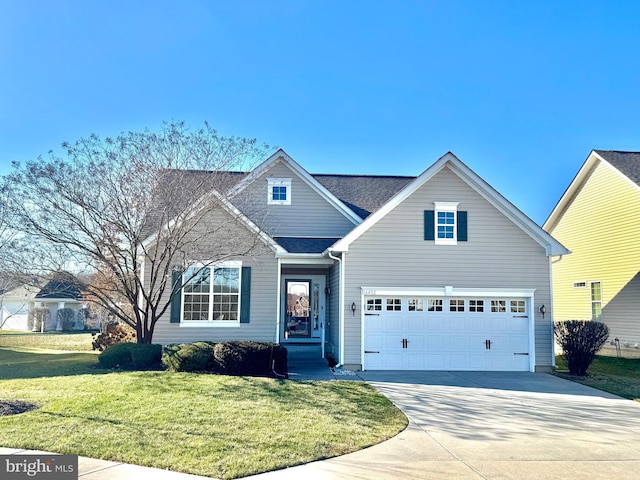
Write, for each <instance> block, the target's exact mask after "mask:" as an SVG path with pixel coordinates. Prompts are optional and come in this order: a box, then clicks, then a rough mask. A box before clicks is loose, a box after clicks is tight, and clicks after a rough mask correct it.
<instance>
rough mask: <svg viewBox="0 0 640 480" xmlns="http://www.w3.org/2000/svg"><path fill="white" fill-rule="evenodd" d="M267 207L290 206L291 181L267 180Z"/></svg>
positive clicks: (285, 179)
mask: <svg viewBox="0 0 640 480" xmlns="http://www.w3.org/2000/svg"><path fill="white" fill-rule="evenodd" d="M267 183H268V189H269V198H268V201H267V203H268V204H269V205H291V179H290V178H269V179H267Z"/></svg>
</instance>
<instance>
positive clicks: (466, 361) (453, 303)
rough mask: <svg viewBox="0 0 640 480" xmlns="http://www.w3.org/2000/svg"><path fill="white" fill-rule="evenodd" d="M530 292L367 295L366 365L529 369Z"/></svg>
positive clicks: (379, 367)
mask: <svg viewBox="0 0 640 480" xmlns="http://www.w3.org/2000/svg"><path fill="white" fill-rule="evenodd" d="M528 304H529V301H528V299H525V298H465V297H460V298H451V297H440V298H438V297H407V296H384V297H383V296H375V297H365V317H364V369H365V370H493V371H528V370H529V353H530V352H529V314H530V306H529V305H528Z"/></svg>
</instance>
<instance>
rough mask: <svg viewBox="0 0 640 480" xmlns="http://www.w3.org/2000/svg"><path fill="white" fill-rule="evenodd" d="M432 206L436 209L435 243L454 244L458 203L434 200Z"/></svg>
mask: <svg viewBox="0 0 640 480" xmlns="http://www.w3.org/2000/svg"><path fill="white" fill-rule="evenodd" d="M434 206H435V211H436V225H435V227H436V232H435V233H436V235H435V237H436V238H435V243H436V245H438V244H440V245H455V244H456V241H457V236H456V211H457V210H458V203H453V202H434Z"/></svg>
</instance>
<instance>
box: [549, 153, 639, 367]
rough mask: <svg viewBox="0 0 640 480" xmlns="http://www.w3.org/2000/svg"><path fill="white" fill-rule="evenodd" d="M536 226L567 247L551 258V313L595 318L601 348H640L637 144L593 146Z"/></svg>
mask: <svg viewBox="0 0 640 480" xmlns="http://www.w3.org/2000/svg"><path fill="white" fill-rule="evenodd" d="M543 228H544V229H545V230H546V231H547V232H549V233H550V234H551V235H552V236H553V237H554V238H555V239H556V240H558V241H560V242H561V243H562V244H563V245H564V246H566V247H567V248H568V249H569V250H571V252H572V254H571V255H566V256H563V257H556V258H554V259H552V274H553V284H552V285H553V286H552V289H553V295H554V299H553V300H554V301H553V305H554V317H555V320H571V319H578V320H581V319H591V320H600V321H603V322H604V323H606V324H607V325H608V326H609V331H610V335H609V343H608V345H607V346H606V347H605V349H603V353H607V354H612V353H613V354H615V347H616V339H618V342H617V343H618V345H619V346H620V349H621V351H622V353H623V355H624V356H638V355H640V152H622V151H612V150H593V151H592V152H591V153H590V154H589V156H588V157H587V160H586V161H585V163H584V165H583V166H582V167H581V168H580V171H579V172H578V174H577V175H576V177H575V178H574V179H573V181H572V182H571V184H570V185H569V187H568V188H567V190H566V192H565V193H564V194H563V196H562V198H561V199H560V201H559V202H558V204H557V205H556V207H555V208H554V210H553V212H551V215H550V216H549V218H548V219H547V221H546V222H545V224H544V227H543Z"/></svg>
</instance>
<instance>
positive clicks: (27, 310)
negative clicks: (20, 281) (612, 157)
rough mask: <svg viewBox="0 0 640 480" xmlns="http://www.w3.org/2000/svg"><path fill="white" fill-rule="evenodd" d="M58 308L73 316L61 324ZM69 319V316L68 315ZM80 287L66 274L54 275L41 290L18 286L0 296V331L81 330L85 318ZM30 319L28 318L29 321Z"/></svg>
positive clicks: (28, 286)
mask: <svg viewBox="0 0 640 480" xmlns="http://www.w3.org/2000/svg"><path fill="white" fill-rule="evenodd" d="M62 309H68V310H69V314H71V312H72V313H73V318H71V319H70V321H68V322H65V324H64V325H63V323H62V316H61V315H58V312H60V311H61V310H62ZM70 316H71V315H70ZM87 316H88V315H87V310H86V305H85V304H84V302H83V300H82V294H81V291H80V286H79V285H78V284H77V283H76V282H75V281H74V279H73V276H71V275H70V274H69V273H67V272H56V273H55V274H54V275H52V276H51V278H50V279H49V280H48V281H47V282H46V283H45V284H44V286H43V287H42V288H38V287H34V286H32V285H20V286H18V287H16V288H14V289H12V290H10V291H7V292H5V293H4V294H3V295H2V323H0V329H2V330H18V331H42V332H47V331H61V330H84V328H85V322H84V320H85V318H86V317H87ZM30 317H31V318H30Z"/></svg>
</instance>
